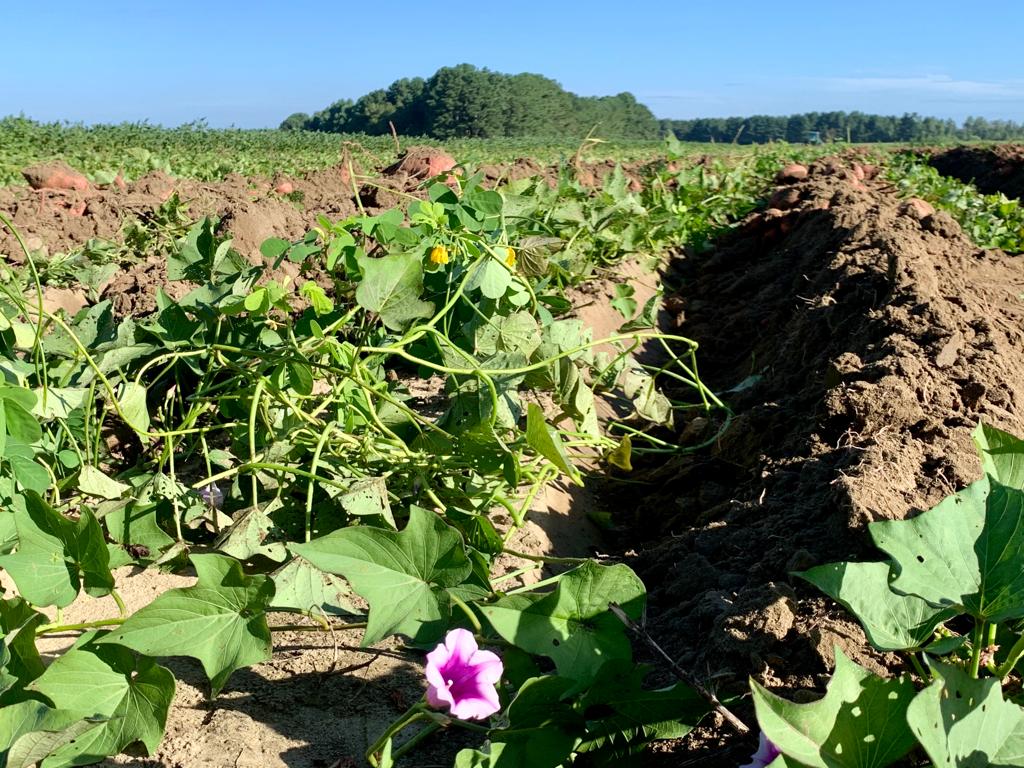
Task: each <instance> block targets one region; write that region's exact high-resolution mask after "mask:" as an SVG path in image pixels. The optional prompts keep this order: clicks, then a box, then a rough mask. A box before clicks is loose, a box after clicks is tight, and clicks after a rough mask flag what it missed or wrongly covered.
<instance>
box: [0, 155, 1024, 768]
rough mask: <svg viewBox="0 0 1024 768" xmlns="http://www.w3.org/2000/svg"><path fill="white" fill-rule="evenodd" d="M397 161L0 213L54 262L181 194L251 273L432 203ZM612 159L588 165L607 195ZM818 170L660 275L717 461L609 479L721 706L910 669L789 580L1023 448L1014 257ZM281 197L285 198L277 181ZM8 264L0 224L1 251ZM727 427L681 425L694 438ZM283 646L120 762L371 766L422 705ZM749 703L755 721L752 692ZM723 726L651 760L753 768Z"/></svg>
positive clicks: (351, 658) (329, 643) (194, 693)
mask: <svg viewBox="0 0 1024 768" xmlns="http://www.w3.org/2000/svg"><path fill="white" fill-rule="evenodd" d="M403 162H404V164H403ZM403 162H399V163H396V164H395V165H394V166H392V167H390V168H388V169H384V170H383V171H381V172H378V173H376V174H375V175H373V176H363V175H359V174H358V171H357V175H356V178H355V180H354V182H353V179H352V177H351V176H350V172H349V169H348V167H347V166H339V167H337V168H334V169H328V170H326V171H321V172H317V173H314V174H309V175H307V176H306V177H304V178H301V179H273V180H247V179H243V178H241V177H237V178H232V179H228V180H226V181H223V182H218V183H213V184H207V183H200V182H193V181H185V180H176V179H170V178H169V177H166V176H162V175H160V174H152V175H150V176H147V177H145V178H143V179H140V180H139V181H137V182H135V183H134V184H131V185H127V187H126V188H125V189H120V188H116V187H111V188H109V189H96V188H94V187H90V188H89V189H86V190H47V189H41V190H31V189H28V188H19V189H0V211H2V212H4V213H6V214H8V215H10V216H12V217H13V219H14V222H15V224H16V225H18V226H19V228H20V229H21V231H22V232H23V234H25V235H26V236H27V237H28V239H29V241H30V246H31V247H38V246H39V245H41V244H44V245H45V246H46V247H48V248H49V249H50V251H51V252H53V251H59V250H62V249H68V248H72V247H74V246H76V245H80V244H82V243H84V242H85V241H86V240H88V239H89V238H93V237H102V238H109V239H116V238H117V236H118V234H119V233H120V231H121V227H122V226H123V224H124V222H125V220H126V219H127V218H128V217H130V216H134V215H145V214H147V213H151V212H152V211H153V210H155V209H156V208H157V207H158V206H159V205H160V204H161V202H163V201H164V200H167V199H168V197H169V196H170V195H171V194H172V193H173V192H175V191H176V192H178V194H179V195H180V196H181V198H182V199H184V200H188V201H189V203H190V209H189V210H190V213H191V214H195V215H203V214H207V213H210V214H216V215H218V216H220V217H221V218H222V220H223V226H224V227H225V228H227V229H228V230H230V232H231V233H232V235H233V236H234V238H235V246H236V247H237V248H238V249H239V250H240V252H241V253H243V255H246V256H247V257H249V258H251V259H253V260H255V259H257V258H259V256H258V249H259V244H260V243H261V242H262V240H263V239H265V238H267V237H271V236H275V237H283V238H290V239H296V238H299V237H301V236H302V234H303V233H304V232H305V231H306V229H307V228H308V227H309V226H311V225H312V224H313V223H314V222H315V216H316V215H317V214H320V213H322V214H325V215H327V216H329V217H331V218H339V217H343V216H347V215H351V214H354V213H356V211H357V210H358V204H359V203H361V204H362V205H363V207H364V209H366V210H367V212H369V213H375V212H379V210H381V209H382V208H386V207H390V206H392V205H395V204H397V203H398V202H400V201H401V200H402V199H407V198H403V195H408V194H418V193H419V192H418V191H417V186H418V185H419V183H420V181H421V180H422V179H423V178H425V177H426V175H427V174H428V173H431V171H433V172H436V168H434V169H432V168H431V166H430V160H429V158H428V159H418V158H415V157H414V159H413V161H403ZM609 168H610V167H609ZM486 170H487V173H488V177H489V178H490V179H491V181H492V182H493V181H496V180H497V179H499V178H501V177H506V178H508V177H515V176H520V175H534V174H538V173H541V174H550V169H543V168H541V167H539V166H537V165H536V164H532V163H530V162H529V161H523V162H522V163H518V164H515V165H513V166H511V167H506V168H495V169H486ZM606 170H608V169H606V168H604V167H594V168H589V169H587V171H588V172H589V173H591V174H593V176H594V178H595V180H596V179H599V178H600V175H601V174H602V173H603V172H604V171H606ZM431 175H432V173H431ZM801 176H802V174H800V173H796V174H790V175H788V176H786V177H785V179H784V183H781V184H780V187H779V189H778V190H777V193H776V194H775V195H774V196H773V197H772V200H771V203H770V205H771V207H770V208H768V209H767V210H765V211H763V212H760V213H757V214H754V215H752V216H751V217H750V218H749V219H748V220H746V221H745V222H743V223H742V225H741V226H740V227H738V228H737V229H736V230H735V231H734V232H733V233H732V234H730V235H729V236H727V237H726V238H724V239H723V240H722V241H721V242H720V243H719V244H718V246H717V247H716V248H715V249H714V250H713V251H710V252H707V253H702V254H687V255H685V256H680V257H679V258H677V259H676V260H675V261H674V262H673V263H672V264H671V265H670V267H669V268H668V270H667V272H666V275H665V281H666V283H667V284H669V285H672V286H675V288H676V293H675V295H674V296H672V297H671V298H670V300H669V302H668V303H667V306H668V307H669V308H670V309H671V320H670V323H669V324H670V326H671V330H672V332H673V333H681V334H684V335H686V336H688V337H690V338H694V339H697V340H698V341H699V342H700V347H701V349H700V364H701V374H702V376H703V378H704V380H705V381H706V382H707V383H708V384H709V385H710V386H711V387H712V389H714V390H716V391H718V392H721V393H724V394H723V395H722V396H723V398H724V399H725V400H726V401H727V402H728V404H729V405H730V407H731V408H732V409H733V411H734V413H735V416H734V417H733V419H732V421H731V424H730V425H729V426H728V429H726V430H725V431H724V433H723V434H722V435H721V437H720V439H718V440H717V441H716V442H715V443H714V445H713V446H712V447H711V448H710V449H707V450H704V451H702V452H699V453H696V454H690V455H688V456H686V457H682V458H679V459H675V460H673V461H671V462H670V463H668V464H665V465H661V466H657V467H653V466H652V467H646V468H643V469H642V470H641V471H640V472H638V473H636V474H635V475H634V476H633V478H632V479H645V480H647V481H649V484H648V485H647V491H646V493H647V495H646V496H644V497H643V498H642V500H641V501H639V503H638V501H637V498H638V496H637V491H638V486H637V485H635V484H631V485H629V486H626V487H627V488H628V489H629V492H628V493H629V495H628V496H627V495H625V494H622V493H619V489H618V487H617V486H616V485H615V484H614V483H610V484H606V485H605V486H602V487H601V489H600V490H601V494H602V495H601V497H600V498H601V499H602V503H603V504H604V505H607V506H609V507H612V508H613V511H616V512H617V514H618V520H619V522H620V523H621V525H622V528H623V536H622V538H621V539H620V540H619V541H617V542H616V543H615V544H614V545H612V544H609V545H608V547H607V548H608V549H609V550H613V551H614V550H615V549H616V548H621V549H626V548H627V547H631V549H630V551H629V553H628V554H627V555H626V556H625V557H626V561H627V562H629V563H630V565H632V566H633V567H634V568H635V569H636V570H637V572H638V573H639V574H640V576H641V577H642V578H643V579H644V582H645V583H646V584H647V587H648V590H649V593H650V601H649V608H648V617H647V628H648V630H649V632H650V633H651V635H652V636H653V637H654V638H655V639H656V640H657V641H658V642H660V643H661V644H662V645H663V646H664V647H665V649H666V650H667V651H668V652H669V653H670V654H671V655H672V656H673V657H674V658H676V659H678V660H679V661H680V663H681V664H682V665H683V666H685V667H687V668H688V669H690V670H692V671H693V672H694V673H695V674H696V675H697V676H698V677H700V678H702V679H704V680H705V682H707V683H708V684H709V685H710V686H712V687H714V688H715V689H717V690H718V691H719V692H720V695H721V696H723V697H726V696H730V695H736V694H742V693H743V692H744V691H745V690H747V677H748V676H749V675H753V676H754V677H756V678H757V679H758V680H759V681H761V682H762V683H764V684H765V685H767V686H769V687H770V688H772V689H774V690H776V691H778V692H780V693H782V694H783V695H786V696H788V697H790V698H801V697H803V698H806V697H808V696H813V695H818V694H820V693H821V692H822V691H823V689H824V684H825V682H826V681H827V679H828V673H829V671H830V669H831V667H832V664H833V660H834V649H835V647H836V646H839V647H841V648H842V649H843V651H844V652H845V653H847V654H848V655H850V656H851V657H852V658H853V659H854V660H856V661H858V662H859V663H861V664H863V665H866V666H868V667H870V668H872V669H874V670H876V671H878V672H886V671H893V670H896V669H897V668H898V667H899V659H898V658H896V657H895V656H893V655H886V654H877V653H874V652H872V651H871V650H870V648H869V646H868V645H867V642H866V640H865V638H864V635H863V633H862V632H861V630H860V629H859V627H858V625H857V624H856V622H855V621H853V620H852V619H851V618H850V617H849V616H848V615H846V614H845V612H844V611H843V610H842V609H841V608H839V607H838V606H836V605H835V604H833V603H832V602H831V601H830V600H828V599H827V598H825V597H823V596H820V595H819V594H818V593H816V592H815V590H814V589H813V588H811V587H809V586H808V585H806V584H804V583H803V582H801V581H800V580H799V579H797V578H795V577H793V576H792V573H793V572H794V571H799V570H803V569H806V568H809V567H811V566H814V565H817V564H820V563H825V562H830V561H834V560H840V559H851V558H853V559H856V558H862V559H869V558H873V557H876V556H877V555H878V553H874V552H872V550H871V546H870V541H869V538H868V536H867V533H866V525H867V523H869V522H871V521H873V520H883V519H899V518H904V517H907V516H911V515H914V514H917V513H919V512H921V511H923V510H926V509H928V508H929V507H930V506H932V505H934V504H935V503H936V502H938V501H939V500H940V499H941V498H943V497H944V496H945V495H947V494H949V493H951V492H953V491H954V490H955V489H957V488H960V487H962V486H963V485H965V484H967V483H969V482H971V481H972V480H974V479H975V478H976V477H977V476H978V475H979V473H980V468H979V465H978V461H977V458H976V455H975V452H974V448H973V446H972V443H971V439H970V432H971V430H972V429H973V428H974V426H975V425H976V424H977V422H978V420H979V419H984V420H986V421H988V422H990V423H992V424H994V425H995V426H998V427H1000V428H1003V429H1006V430H1009V431H1011V432H1015V433H1017V434H1024V415H1022V412H1021V407H1022V405H1024V400H1022V397H1024V331H1022V330H1021V329H1022V328H1024V307H1022V305H1021V299H1020V297H1021V295H1022V294H1024V270H1022V268H1021V263H1020V262H1019V261H1018V260H1017V259H1015V258H1011V257H1008V256H1006V255H1004V254H1002V253H999V252H984V251H980V250H978V249H977V248H976V247H975V246H973V245H972V243H971V242H970V241H969V240H968V239H967V238H966V236H965V235H964V234H963V233H962V232H961V231H960V228H959V226H958V225H957V224H956V223H955V222H954V221H953V220H952V219H951V218H949V217H948V216H947V215H945V214H943V213H936V212H934V211H932V210H931V209H930V206H928V205H927V204H926V203H923V202H921V201H901V200H900V199H898V198H897V197H896V195H895V191H894V190H893V189H891V188H889V187H887V186H886V185H885V184H884V183H883V182H881V181H879V180H877V179H876V178H874V173H873V169H871V168H869V167H865V166H861V165H859V164H857V163H855V162H854V161H853V160H851V159H850V158H847V159H845V160H842V161H840V160H836V159H831V160H826V161H823V162H820V163H817V164H815V165H812V166H811V167H810V169H809V173H808V174H807V175H806V176H805V177H802V178H799V177H801ZM549 178H550V176H549ZM972 178H974V179H975V180H978V179H979V178H980V173H979V172H978V171H973V172H972ZM282 182H288V183H289V184H291V185H292V187H291V189H292V192H291V193H288V194H285V193H282V192H279V191H276V190H277V189H281V188H283V189H287V187H280V185H281V184H282ZM1009 190H1010V188H1003V189H1002V191H1005V192H1007V194H1009V193H1010V191H1009ZM295 193H300V194H295ZM357 201H358V202H357ZM15 252H16V244H15V243H14V242H13V240H12V239H11V238H10V237H9V236H8V235H7V234H6V233H4V234H3V235H0V254H8V255H11V254H14V253H15ZM162 269H163V265H162V264H144V265H137V266H136V267H134V268H133V270H129V271H127V272H123V273H121V274H119V275H117V276H116V277H115V278H114V281H113V282H111V283H110V284H109V285H108V286H107V287H106V289H105V290H106V291H107V295H114V294H116V295H118V296H120V297H126V296H127V297H130V298H128V299H125V298H122V299H121V301H122V305H121V311H122V312H124V313H126V314H128V313H131V314H138V313H144V312H146V311H148V310H151V309H152V306H150V304H151V303H152V296H153V293H154V292H155V289H156V288H157V287H159V286H162V285H163V284H164V282H165V276H166V272H161V270H162ZM125 302H127V303H125ZM719 426H720V424H718V423H715V422H714V420H698V421H692V422H690V423H689V424H688V425H686V427H685V430H686V431H687V437H688V440H690V441H696V440H697V439H699V438H700V437H701V436H705V437H707V436H710V435H712V434H714V431H715V430H716V429H717V428H718V427H719ZM588 503H593V502H592V501H591V502H588ZM638 532H642V533H638ZM624 543H625V545H624ZM562 553H563V552H556V553H555V554H562ZM566 554H568V553H566ZM147 588H149V587H147ZM287 642H289V643H292V646H293V647H291V648H289V649H288V650H286V652H284V653H282V654H280V655H278V654H275V659H274V661H273V662H271V663H269V664H268V665H261V667H260V668H254V669H253V670H248V671H245V672H240V673H238V676H237V677H238V679H237V681H233V682H232V683H231V684H230V685H229V686H228V688H227V689H226V691H225V694H224V697H222V698H223V699H224V700H223V702H221V703H219V704H218V703H214V704H208V703H206V702H204V701H203V700H202V696H201V694H200V692H199V685H200V683H199V681H198V677H199V676H198V675H197V674H196V671H195V670H194V669H191V668H189V667H187V666H185V667H183V668H182V669H181V670H179V672H180V674H181V675H182V677H183V680H184V685H183V687H182V692H183V693H182V700H181V701H180V702H178V704H176V714H175V715H174V716H172V722H171V723H170V724H169V730H168V736H167V739H166V741H165V744H164V745H163V746H162V747H161V752H160V753H159V755H158V756H157V757H156V758H155V759H151V760H146V761H140V760H132V759H131V758H119V759H118V760H117V762H118V763H119V764H125V763H127V764H134V765H140V766H141V765H153V766H155V765H168V766H170V765H176V766H177V765H180V766H190V765H203V764H206V765H228V764H232V762H234V764H237V765H268V766H269V765H291V766H324V767H325V768H327V766H347V765H350V764H352V765H355V764H358V763H357V762H356V761H357V759H358V756H359V755H360V754H361V750H362V749H364V748H365V742H366V740H367V739H368V738H369V737H370V733H371V731H372V732H376V731H377V730H379V727H380V723H381V722H386V721H387V719H389V718H391V717H393V716H394V715H395V714H397V713H398V712H400V711H401V710H402V709H404V705H405V701H404V699H406V698H408V697H409V696H413V697H415V696H416V695H417V694H418V690H419V687H420V685H421V681H420V680H419V678H418V675H417V673H416V671H415V669H413V668H412V667H410V666H409V663H408V660H407V658H406V657H404V656H403V655H402V654H400V653H395V652H394V650H395V649H390V648H385V649H382V650H381V653H380V654H379V655H378V656H375V657H373V659H372V663H371V664H369V665H366V666H361V665H363V663H364V661H365V660H366V659H368V658H369V657H364V656H361V655H360V654H359V653H357V652H353V651H352V650H351V649H348V648H346V647H345V645H344V643H345V642H352V639H349V638H344V639H327V638H319V639H316V640H315V641H309V636H308V635H303V636H296V637H294V638H287ZM335 642H338V643H339V645H338V647H335ZM314 645H315V646H317V647H316V648H314V647H313V646H314ZM651 661H652V663H655V664H657V660H655V659H653V658H652V659H651ZM345 670H347V671H345ZM339 671H343V672H341V673H340V674H337V673H338V672H339ZM193 678H196V679H195V680H193ZM279 678H280V679H279ZM666 679H667V677H666ZM193 683H194V684H193ZM733 706H734V708H735V710H736V711H737V712H738V713H739V714H740V715H741V716H742V717H743V719H745V720H746V721H747V722H749V723H753V713H752V709H751V707H750V706H749V699H741V700H739V701H738V702H736V703H735V704H734V705H733ZM709 726H713V727H708V728H704V729H701V730H700V731H699V732H698V733H697V734H696V738H693V737H691V738H689V739H686V740H683V741H681V742H679V743H676V744H669V745H667V747H665V748H662V749H660V750H659V751H657V752H655V753H653V754H652V755H650V757H649V761H648V762H649V763H650V764H652V765H658V766H662V765H664V766H667V765H673V766H675V765H680V764H687V765H690V764H700V765H709V766H717V765H722V766H727V765H728V766H734V765H737V764H740V763H743V762H745V759H746V756H747V755H749V754H750V752H751V751H752V750H753V746H754V742H753V741H752V740H751V739H737V738H733V737H731V736H730V734H729V732H728V731H727V730H726V729H725V728H724V727H722V725H721V724H709ZM449 752H450V750H448V749H445V748H444V746H443V745H440V747H439V750H438V754H437V755H436V756H431V757H432V759H433V757H436V759H434V762H435V763H437V764H442V762H443V760H444V759H446V756H447V755H448V754H449ZM345 761H348V762H345Z"/></svg>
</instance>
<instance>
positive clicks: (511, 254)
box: [505, 248, 516, 269]
mask: <svg viewBox="0 0 1024 768" xmlns="http://www.w3.org/2000/svg"><path fill="white" fill-rule="evenodd" d="M505 250H506V251H508V254H507V255H506V256H505V263H506V264H507V265H508V268H509V269H515V268H516V252H515V251H513V250H512V249H511V248H506V249H505Z"/></svg>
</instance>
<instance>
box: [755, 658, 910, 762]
mask: <svg viewBox="0 0 1024 768" xmlns="http://www.w3.org/2000/svg"><path fill="white" fill-rule="evenodd" d="M750 688H751V692H752V693H753V694H754V709H755V710H756V711H757V722H758V724H759V725H760V726H761V730H762V731H764V734H765V736H767V737H768V739H769V740H770V741H771V742H772V743H773V744H775V746H777V747H778V748H779V749H780V750H782V752H783V754H784V755H785V756H786V757H787V758H792V759H793V760H796V761H798V762H799V763H801V764H803V765H807V766H812V768H882V766H887V765H891V764H892V763H894V762H896V761H897V760H898V759H900V758H901V757H903V755H905V754H907V752H909V751H910V750H911V749H913V747H914V744H915V741H914V735H913V734H912V733H911V732H910V728H909V727H908V726H907V719H906V713H907V707H908V705H909V704H910V701H911V699H912V698H913V697H914V684H913V683H912V682H910V680H907V679H905V678H898V679H893V680H886V679H883V678H881V677H878V676H877V675H874V674H872V673H871V672H869V671H868V670H866V669H864V668H863V667H860V666H858V665H857V664H855V663H854V662H852V661H850V660H849V659H848V658H847V657H846V656H845V655H844V654H843V652H842V651H841V650H840V649H839V648H836V670H835V674H834V675H833V676H832V679H831V680H830V681H829V684H828V691H827V692H826V693H825V697H824V698H823V699H819V700H818V701H814V702H811V703H809V704H794V703H793V702H791V701H786V700H785V699H783V698H780V697H778V696H776V695H775V694H773V693H770V692H769V691H768V690H766V689H765V688H763V687H762V686H761V685H760V684H759V683H758V682H757V681H756V680H753V679H751V681H750Z"/></svg>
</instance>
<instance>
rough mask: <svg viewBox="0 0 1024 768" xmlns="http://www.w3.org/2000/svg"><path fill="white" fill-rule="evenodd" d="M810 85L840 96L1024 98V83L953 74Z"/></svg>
mask: <svg viewBox="0 0 1024 768" xmlns="http://www.w3.org/2000/svg"><path fill="white" fill-rule="evenodd" d="M807 81H808V83H810V84H814V85H817V86H818V87H819V88H821V89H823V90H828V91H834V92H840V93H859V94H871V93H887V94H892V93H905V94H908V95H915V96H932V97H936V96H938V97H955V98H960V99H963V98H970V99H977V100H979V101H1009V100H1017V99H1024V80H958V79H957V78H954V77H951V76H949V75H921V76H914V77H816V78H807Z"/></svg>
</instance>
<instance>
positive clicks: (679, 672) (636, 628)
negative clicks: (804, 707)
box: [608, 603, 750, 735]
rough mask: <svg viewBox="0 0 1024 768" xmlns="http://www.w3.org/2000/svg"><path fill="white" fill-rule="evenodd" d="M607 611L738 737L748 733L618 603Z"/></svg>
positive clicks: (713, 695)
mask: <svg viewBox="0 0 1024 768" xmlns="http://www.w3.org/2000/svg"><path fill="white" fill-rule="evenodd" d="M608 610H610V611H611V612H612V613H614V614H615V615H616V616H617V617H618V619H619V621H621V622H622V623H623V624H625V625H626V626H627V627H628V628H629V629H631V630H633V632H634V633H636V635H637V637H639V638H640V639H641V640H643V641H644V642H645V643H647V645H648V646H649V647H650V648H651V650H653V651H654V652H655V653H657V654H658V655H659V656H661V658H663V659H664V660H665V661H666V662H667V663H668V665H669V668H670V669H671V670H672V672H674V673H675V676H676V677H678V678H679V679H680V680H682V681H683V682H684V683H686V684H687V685H689V686H690V687H691V688H693V689H694V690H695V691H697V693H699V694H700V695H701V696H703V697H704V699H705V700H706V701H707V702H708V704H710V705H711V707H712V709H714V710H715V712H717V713H718V714H720V715H721V716H722V718H723V719H724V720H725V722H727V723H728V724H729V725H731V726H732V727H733V730H735V731H736V732H737V733H739V734H740V735H745V734H748V733H750V728H748V727H747V725H746V724H745V723H744V722H743V721H742V720H740V719H739V718H738V717H736V715H734V714H733V713H732V712H730V711H729V710H728V708H727V707H726V706H725V705H724V704H722V702H720V701H719V700H718V697H717V696H715V694H714V693H712V692H711V691H709V690H708V689H707V688H705V687H704V686H703V685H701V684H700V683H698V682H697V680H696V678H694V677H693V675H691V674H690V673H689V672H687V671H686V670H685V669H683V668H682V667H680V666H679V665H678V664H676V662H675V660H674V659H673V658H672V657H671V656H669V655H668V654H667V653H665V651H664V649H663V648H662V647H661V646H660V645H658V643H657V642H655V640H654V638H653V637H651V636H650V634H648V632H647V630H646V629H644V628H643V627H641V626H640V625H639V624H637V623H636V622H635V621H633V620H632V619H631V618H629V616H627V615H626V612H625V611H624V610H622V607H621V606H620V605H619V604H618V603H608Z"/></svg>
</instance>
